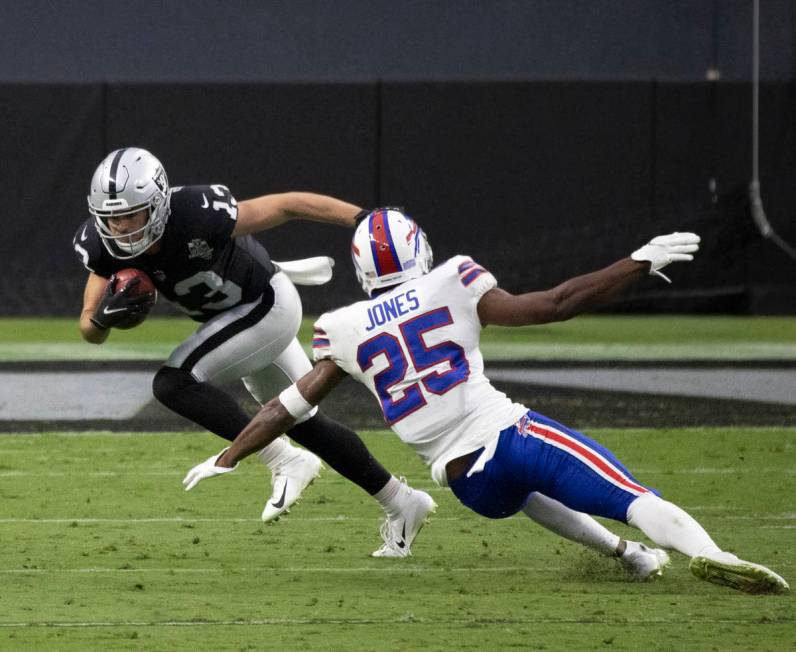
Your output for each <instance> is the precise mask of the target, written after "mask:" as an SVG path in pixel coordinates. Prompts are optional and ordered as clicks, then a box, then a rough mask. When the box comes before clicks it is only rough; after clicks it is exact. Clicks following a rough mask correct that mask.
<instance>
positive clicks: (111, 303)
mask: <svg viewBox="0 0 796 652" xmlns="http://www.w3.org/2000/svg"><path fill="white" fill-rule="evenodd" d="M140 282H141V280H140V279H137V278H134V279H131V280H130V281H128V282H127V284H126V285H125V286H124V287H123V288H122V289H121V290H120V291H119V292H116V293H114V290H115V289H116V274H114V275H113V276H111V278H110V280H109V281H108V285H106V286H105V292H104V293H103V295H102V301H100V304H99V305H98V306H97V309H96V310H95V311H94V315H93V316H92V317H91V323H92V324H94V325H95V326H96V327H97V328H99V329H100V330H102V331H106V330H108V329H109V328H113V327H114V326H116V325H118V324H121V323H122V322H124V321H125V320H127V319H129V318H130V317H131V316H132V315H137V314H139V313H141V312H143V311H145V310H149V308H151V307H152V300H153V298H154V297H152V295H150V294H139V295H137V296H132V295H131V294H130V293H131V292H132V290H133V289H134V288H135V286H136V285H138V284H139V283H140Z"/></svg>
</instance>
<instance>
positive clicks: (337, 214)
mask: <svg viewBox="0 0 796 652" xmlns="http://www.w3.org/2000/svg"><path fill="white" fill-rule="evenodd" d="M284 198H285V199H284V204H283V210H284V211H285V214H286V216H287V217H288V219H308V220H314V221H316V222H325V223H327V224H335V225H338V226H346V227H351V228H353V227H354V225H355V221H354V218H355V217H356V215H357V214H358V213H359V211H360V210H361V209H360V207H359V206H355V205H354V204H349V203H348V202H345V201H343V200H342V199H336V198H334V197H329V196H328V195H318V194H315V193H311V192H289V193H285V195H284Z"/></svg>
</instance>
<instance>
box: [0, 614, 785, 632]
mask: <svg viewBox="0 0 796 652" xmlns="http://www.w3.org/2000/svg"><path fill="white" fill-rule="evenodd" d="M751 622H753V619H752V617H751V616H750V617H749V618H709V617H699V616H696V617H694V616H691V617H690V618H687V619H686V618H626V617H621V618H617V619H611V618H594V617H588V616H581V617H571V618H568V617H556V618H543V617H538V618H533V617H526V618H444V617H443V618H429V617H427V616H416V615H414V614H406V615H404V616H400V617H398V618H265V619H236V620H193V619H192V620H161V621H147V620H121V621H101V620H100V621H40V622H16V623H0V628H27V629H30V628H37V627H48V628H56V627H63V628H82V627H85V628H90V627H98V628H99V627H228V626H232V625H240V626H244V627H257V626H263V625H265V626H274V625H286V626H294V625H343V626H350V625H465V626H467V625H555V624H562V625H563V624H581V625H587V624H595V625H600V624H615V625H687V624H705V625H708V624H710V625H722V624H728V625H730V624H737V625H748V624H750V623H751ZM777 624H783V625H785V624H787V625H790V621H783V622H781V623H780V622H779V621H776V620H775V621H773V622H770V623H769V624H768V626H769V627H770V626H772V625H777Z"/></svg>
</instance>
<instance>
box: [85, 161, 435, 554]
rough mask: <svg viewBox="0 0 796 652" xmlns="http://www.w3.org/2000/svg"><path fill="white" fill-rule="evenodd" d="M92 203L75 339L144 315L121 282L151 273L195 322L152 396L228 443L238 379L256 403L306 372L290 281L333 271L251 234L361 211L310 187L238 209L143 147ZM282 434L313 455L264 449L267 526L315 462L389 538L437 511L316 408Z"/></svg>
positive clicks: (343, 222) (401, 550) (103, 171)
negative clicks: (356, 491)
mask: <svg viewBox="0 0 796 652" xmlns="http://www.w3.org/2000/svg"><path fill="white" fill-rule="evenodd" d="M88 206H89V212H90V213H91V217H89V218H88V219H87V220H86V221H85V222H84V223H83V224H81V225H80V227H79V228H78V230H77V233H76V234H75V238H74V241H73V246H74V249H75V253H76V254H77V256H78V258H79V259H80V261H81V262H82V263H83V265H84V266H85V267H86V269H87V271H88V272H89V274H88V278H87V281H86V288H85V291H84V295H83V309H82V313H81V316H80V332H81V334H82V335H83V337H84V339H86V340H87V341H89V342H92V343H95V344H101V343H103V342H105V341H106V340H107V338H108V336H109V334H110V333H111V332H112V329H113V328H115V327H121V326H123V325H124V320H125V319H126V318H128V317H129V316H130V315H134V314H136V311H138V310H140V303H141V301H142V300H143V298H142V297H139V298H136V297H133V296H132V294H130V293H129V290H128V289H127V288H128V287H129V285H130V284H131V283H132V281H130V282H128V284H127V285H126V286H125V288H121V289H120V288H114V285H115V284H116V282H115V280H114V279H115V276H114V275H115V273H116V272H118V271H119V270H121V269H124V268H127V267H134V268H137V269H140V270H143V271H145V272H146V273H147V274H149V276H150V277H151V278H152V281H153V282H154V284H155V286H156V287H157V289H158V291H159V292H160V294H161V295H162V296H164V297H166V298H167V299H168V300H169V301H170V302H172V303H173V304H174V305H175V306H177V307H178V308H180V309H181V310H182V311H184V312H185V313H186V314H187V315H188V316H189V317H191V319H193V320H195V321H197V322H199V323H200V326H199V328H198V329H197V330H196V332H195V333H193V334H192V335H191V336H190V337H188V338H187V339H186V340H185V341H184V342H182V343H181V344H180V345H179V346H178V347H177V348H176V349H175V350H174V351H173V352H172V354H171V355H170V356H169V358H168V360H167V361H166V362H165V363H164V364H163V366H162V367H161V368H160V369H159V370H158V372H157V373H156V374H155V377H154V379H153V383H152V388H153V393H154V395H155V397H156V398H157V399H158V400H159V401H160V402H161V403H163V404H164V405H165V406H166V407H168V408H169V409H171V410H173V411H174V412H176V413H178V414H180V415H182V416H183V417H185V418H187V419H190V420H191V421H193V422H195V423H197V424H199V425H201V426H203V427H204V428H206V429H207V430H209V431H211V432H213V433H215V434H217V435H218V436H220V437H223V438H225V439H228V440H229V441H231V440H233V439H234V438H235V435H237V434H238V433H239V432H240V431H241V429H243V428H244V427H245V425H246V424H247V423H248V422H249V415H248V414H246V412H245V411H244V410H243V409H242V408H241V407H240V406H239V405H238V403H237V401H236V400H235V399H234V398H233V397H232V396H231V395H229V394H228V393H227V392H225V391H223V390H222V389H221V388H220V387H219V385H221V384H224V383H228V382H232V381H236V380H238V379H242V380H243V382H244V384H245V385H246V387H247V389H248V390H249V392H250V393H251V394H252V396H253V397H254V398H255V399H256V400H257V401H258V402H259V403H260V404H262V403H264V402H265V401H267V400H268V399H269V398H271V396H273V394H274V393H275V392H272V390H271V386H272V383H273V382H277V383H280V382H281V386H282V387H285V386H287V385H289V384H290V383H292V382H294V381H295V380H297V379H298V378H300V377H301V376H303V375H304V374H305V373H307V372H308V371H309V370H311V369H312V365H311V364H310V361H309V360H308V359H307V355H306V354H305V353H304V350H303V349H302V347H301V345H300V344H299V342H298V340H297V339H296V334H297V332H298V328H299V324H300V323H301V314H302V310H301V300H300V298H299V295H298V293H297V292H296V288H295V287H294V286H293V283H292V282H291V280H292V279H295V280H296V282H297V283H298V282H301V281H307V280H320V281H324V280H328V278H329V277H330V276H331V267H330V263H329V259H326V258H322V259H320V261H321V262H322V263H325V266H324V265H321V266H320V267H317V266H316V267H313V266H308V265H306V264H301V263H302V261H292V262H291V263H281V264H279V263H274V262H273V261H272V260H271V258H270V256H269V255H268V252H267V251H266V249H265V247H264V246H263V245H262V244H261V243H260V242H258V241H257V240H255V239H254V238H253V237H252V234H254V233H258V232H261V231H264V230H266V229H271V228H274V227H276V226H279V225H280V224H283V223H285V222H287V221H289V220H292V219H309V220H315V221H319V222H325V223H327V224H334V225H338V226H345V227H353V226H354V225H355V224H356V219H355V218H356V216H357V215H358V214H360V213H367V211H362V210H361V209H360V208H359V207H358V206H354V205H353V204H349V203H347V202H344V201H341V200H339V199H335V198H333V197H327V196H325V195H318V194H314V193H307V192H292V193H280V194H272V195H263V196H261V197H256V198H254V199H248V200H246V201H241V202H237V201H236V199H235V197H233V195H232V193H231V192H230V191H229V189H228V188H227V187H226V186H223V185H219V184H214V185H198V186H196V185H194V186H181V187H171V186H170V185H169V182H168V178H167V176H166V172H165V170H164V168H163V166H162V165H161V163H160V161H159V160H158V159H157V158H156V157H155V156H153V155H152V154H151V153H150V152H148V151H147V150H144V149H141V148H138V147H126V148H122V149H119V150H116V151H114V152H111V153H110V154H108V156H107V157H106V158H105V159H104V160H103V161H102V162H101V163H100V165H99V166H98V167H97V169H96V171H95V173H94V176H93V178H92V180H91V186H90V189H89V195H88ZM317 260H318V259H316V262H317ZM304 262H306V261H304ZM312 277H314V278H312ZM114 289H115V290H118V292H114ZM274 371H276V372H277V373H276V374H274ZM274 376H276V377H274ZM286 432H287V431H286ZM288 434H289V435H290V437H291V438H292V439H294V440H295V441H297V442H298V443H300V444H302V445H303V446H305V447H306V448H307V449H309V450H304V449H301V448H297V447H295V446H292V445H291V444H290V442H289V441H288V440H287V439H286V438H284V437H282V438H278V439H276V440H274V441H273V442H271V443H269V444H268V445H267V446H263V447H262V448H261V450H260V451H259V452H258V457H259V459H260V461H261V462H262V463H263V464H265V465H266V466H267V467H269V468H270V470H271V472H272V484H273V489H272V492H273V495H272V496H271V498H270V499H269V500H268V502H266V504H265V507H264V508H263V511H262V519H263V520H264V521H272V520H274V519H276V518H277V517H278V516H279V515H280V514H283V513H284V512H285V511H287V510H288V508H289V507H290V506H291V505H293V504H294V503H295V502H296V501H297V500H298V498H299V496H300V495H301V493H302V491H303V490H304V489H305V488H306V487H307V485H308V484H309V483H310V482H312V480H313V479H314V478H315V477H316V476H317V475H318V472H319V470H320V468H321V462H320V459H319V458H318V456H320V458H322V459H324V460H325V461H326V462H327V463H328V464H329V465H330V466H331V467H332V468H334V469H335V470H337V471H338V472H339V473H340V474H341V475H343V476H344V477H346V478H347V479H349V480H351V481H352V482H354V483H356V484H357V485H359V486H360V487H362V489H364V490H365V491H367V492H368V493H369V494H370V495H372V496H373V497H374V498H375V499H376V500H377V501H378V502H379V504H380V505H381V506H382V507H383V509H384V510H385V512H386V516H387V518H386V521H385V523H386V525H385V526H384V528H383V530H384V532H392V531H393V530H395V529H396V527H397V525H396V523H399V522H400V523H403V521H404V520H408V521H410V522H412V523H415V522H419V524H422V522H423V520H424V519H425V517H426V514H427V513H428V512H429V511H431V510H432V509H433V506H434V502H433V500H432V499H431V497H430V496H429V495H428V494H426V493H424V492H422V491H414V490H412V489H411V488H410V487H408V486H407V485H406V483H405V482H401V481H399V480H398V479H397V478H395V477H394V476H392V475H391V474H390V473H389V472H388V471H387V470H386V469H385V468H384V467H383V466H382V465H381V464H380V463H379V462H378V461H377V460H376V459H375V458H374V457H373V456H372V455H371V454H370V452H369V451H368V450H367V448H366V447H365V444H364V443H363V442H362V440H361V439H360V438H359V437H358V436H357V435H356V433H354V432H353V431H352V430H351V429H350V428H347V427H346V426H344V425H343V424H341V423H338V422H336V421H334V420H332V419H330V418H328V417H326V416H325V415H324V414H322V413H321V412H317V411H313V412H309V413H307V414H306V415H304V417H302V418H301V419H298V420H297V421H296V423H295V424H294V425H293V426H292V427H291V428H290V429H289V432H288ZM310 451H312V452H310ZM395 519H400V520H399V521H396V520H395ZM391 522H393V525H390V523H391ZM417 527H419V525H418V526H417ZM399 533H400V530H399ZM393 543H395V545H392V544H393ZM398 543H400V546H399V545H398ZM410 545H411V539H409V538H399V539H397V540H396V539H394V537H387V538H386V539H385V542H384V544H383V545H382V546H381V547H380V548H379V549H378V550H377V551H376V552H375V553H374V555H375V556H380V557H403V556H406V555H407V554H408V553H409V546H410Z"/></svg>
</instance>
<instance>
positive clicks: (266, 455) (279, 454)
mask: <svg viewBox="0 0 796 652" xmlns="http://www.w3.org/2000/svg"><path fill="white" fill-rule="evenodd" d="M297 450H299V449H298V448H296V447H295V446H293V444H291V443H290V441H289V440H288V438H287V437H285V436H284V435H282V436H281V437H277V438H276V439H274V441H272V442H271V443H270V444H268V446H266V447H265V448H263V449H262V450H261V451H259V452H258V453H257V457H259V458H260V461H261V462H262V463H263V464H265V465H266V466H267V467H268V468H269V469H271V471H274V470H275V469H276V468H277V467H278V466H279V465H280V464H282V463H284V462H287V461H289V460H291V459H293V458H294V457H295V455H296V451H297Z"/></svg>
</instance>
